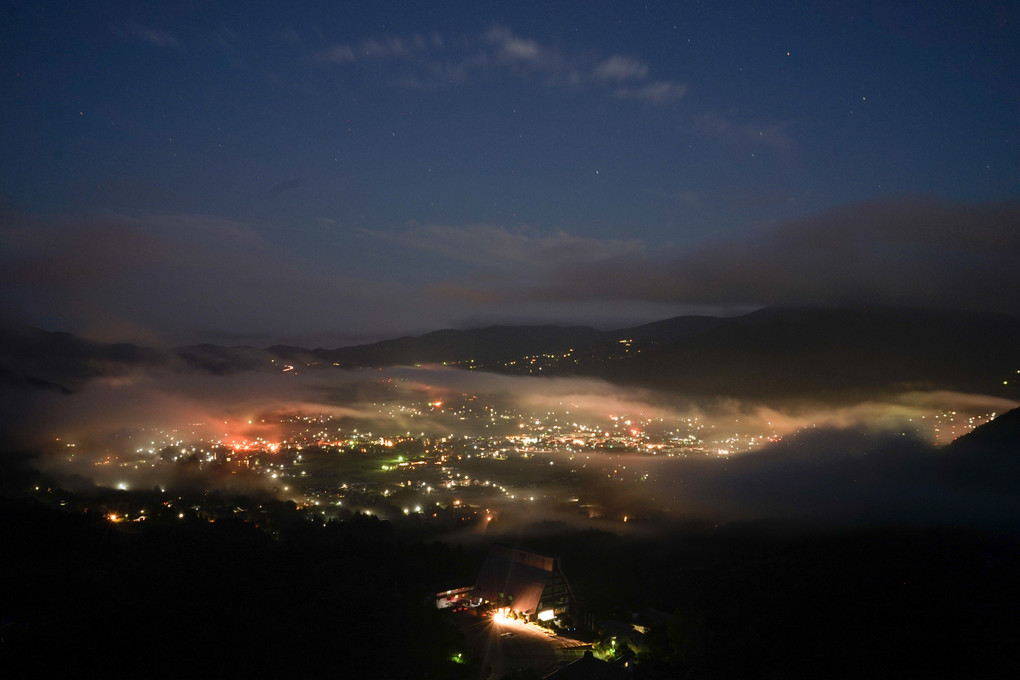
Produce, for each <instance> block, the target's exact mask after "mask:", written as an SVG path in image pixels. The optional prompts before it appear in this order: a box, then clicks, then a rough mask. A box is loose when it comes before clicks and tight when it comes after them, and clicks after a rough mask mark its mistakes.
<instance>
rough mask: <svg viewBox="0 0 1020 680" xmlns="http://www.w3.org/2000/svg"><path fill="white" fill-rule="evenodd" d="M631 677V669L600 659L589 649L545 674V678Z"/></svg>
mask: <svg viewBox="0 0 1020 680" xmlns="http://www.w3.org/2000/svg"><path fill="white" fill-rule="evenodd" d="M631 677H633V675H632V674H631V673H630V671H629V669H624V668H621V667H619V666H617V665H615V664H611V663H608V662H606V661H600V660H599V659H596V658H595V656H594V655H593V654H592V653H591V652H590V651H588V652H585V653H584V656H582V657H581V658H580V659H577V660H576V661H573V662H571V663H569V664H567V665H566V666H564V667H563V668H560V669H558V670H555V671H553V672H552V673H550V674H548V675H545V676H543V680H627V678H631Z"/></svg>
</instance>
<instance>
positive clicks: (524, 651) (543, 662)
mask: <svg viewBox="0 0 1020 680" xmlns="http://www.w3.org/2000/svg"><path fill="white" fill-rule="evenodd" d="M457 621H458V623H459V625H460V627H461V630H462V631H463V632H464V636H465V638H467V641H468V644H469V645H470V646H471V650H472V652H473V653H474V654H475V655H477V656H479V657H481V658H483V659H484V660H485V662H484V665H485V666H486V667H488V668H491V671H490V673H489V677H495V678H501V677H503V676H504V675H506V674H507V673H509V672H510V671H511V670H513V669H514V668H535V669H538V670H540V671H545V670H549V669H551V668H552V666H554V665H555V664H557V663H559V662H560V661H570V660H573V659H576V658H578V657H579V656H581V655H582V654H583V653H584V650H585V649H589V648H590V646H589V645H588V644H587V643H585V642H580V641H579V640H573V639H570V638H565V637H559V636H556V635H552V634H550V633H547V632H546V631H545V630H544V629H542V628H539V627H538V626H534V625H529V624H525V623H520V622H518V621H513V620H507V619H503V620H493V619H492V618H491V617H488V616H487V617H476V616H472V615H471V614H468V613H465V614H463V615H461V616H459V617H458V619H457Z"/></svg>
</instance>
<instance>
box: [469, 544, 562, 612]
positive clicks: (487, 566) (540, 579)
mask: <svg viewBox="0 0 1020 680" xmlns="http://www.w3.org/2000/svg"><path fill="white" fill-rule="evenodd" d="M474 597H475V598H476V599H481V600H482V601H483V602H489V603H492V604H494V605H495V606H497V607H500V608H506V613H507V614H509V615H516V616H519V617H523V618H525V619H526V620H528V621H533V620H535V619H538V620H540V621H550V620H552V619H554V618H557V617H562V616H564V615H566V614H570V613H572V612H573V609H574V605H575V603H574V593H573V592H572V591H571V589H570V584H569V583H568V582H567V579H566V577H565V576H564V575H563V571H562V570H561V569H560V563H559V559H557V558H555V557H551V556H549V555H540V554H538V553H531V552H525V551H524V550H517V549H515V548H508V547H506V546H501V545H493V546H491V547H490V548H489V556H488V557H487V558H486V560H485V563H484V564H483V565H482V569H481V571H480V572H479V573H478V579H477V581H476V583H475V591H474Z"/></svg>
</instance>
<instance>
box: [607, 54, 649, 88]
mask: <svg viewBox="0 0 1020 680" xmlns="http://www.w3.org/2000/svg"><path fill="white" fill-rule="evenodd" d="M594 76H595V77H596V78H597V79H599V80H611V81H613V82H617V83H620V82H623V81H625V80H644V79H645V78H646V77H647V76H648V64H646V63H644V62H641V61H638V60H637V59H631V58H630V57H621V56H619V55H614V56H612V57H609V58H608V59H606V60H605V61H603V62H602V63H601V64H599V65H598V66H596V67H595V71H594Z"/></svg>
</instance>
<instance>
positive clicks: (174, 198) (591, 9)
mask: <svg viewBox="0 0 1020 680" xmlns="http://www.w3.org/2000/svg"><path fill="white" fill-rule="evenodd" d="M163 4H164V5H165V6H163V7H146V6H142V4H141V3H135V2H124V3H116V2H98V3H67V2H55V3H45V2H31V3H7V4H6V5H5V7H4V9H3V10H2V12H3V14H2V16H0V84H2V92H3V96H2V97H0V148H2V149H3V152H2V153H0V312H2V314H3V315H4V316H6V317H8V318H12V319H16V320H19V321H23V322H27V323H31V324H34V325H37V326H40V327H43V328H47V329H50V330H66V331H73V332H77V333H82V334H84V335H87V336H90V337H95V338H101V339H107V340H110V339H118V340H133V341H138V342H147V343H154V344H174V343H184V342H197V341H210V342H220V343H251V344H256V345H268V344H272V343H274V342H279V341H285V342H292V343H302V344H309V345H327V346H330V345H331V346H337V345H342V344H350V343H353V342H358V341H364V340H370V339H377V338H380V337H384V336H387V335H392V334H396V333H407V332H423V331H427V330H432V329H436V328H442V327H450V326H460V327H463V326H469V325H481V324H487V323H495V322H501V323H522V322H536V321H553V322H557V323H567V322H578V323H591V324H595V325H599V326H602V327H609V326H616V325H624V324H627V323H634V322H640V321H648V320H654V319H657V318H665V317H667V316H673V315H677V314H681V313H737V312H739V311H742V310H750V309H754V308H757V307H760V306H763V305H770V304H844V303H853V304H858V303H867V304H890V305H912V306H923V307H954V308H962V307H967V308H971V309H988V310H994V311H1005V312H1017V311H1020V285H1017V278H1018V277H1017V276H1016V273H1015V268H1016V265H1015V263H1016V262H1017V261H1020V76H1018V71H1020V67H1018V65H1020V8H1018V6H1017V4H1016V3H1010V2H1002V3H982V2H974V3H971V2H948V3H899V2H892V3H865V2H826V3H779V2H776V3H749V2H748V3H725V2H719V3H717V2H706V3H693V2H667V3H647V4H644V5H638V4H637V3H631V2H583V3H581V2H563V3H555V4H554V3H549V2H538V3H527V2H520V3H487V2H479V1H478V0H472V1H469V2H462V3H441V4H440V3H402V4H396V3H393V4H390V3H379V2H343V3H304V2H292V3H272V4H270V3H213V2H195V3H187V2H174V3H163Z"/></svg>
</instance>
